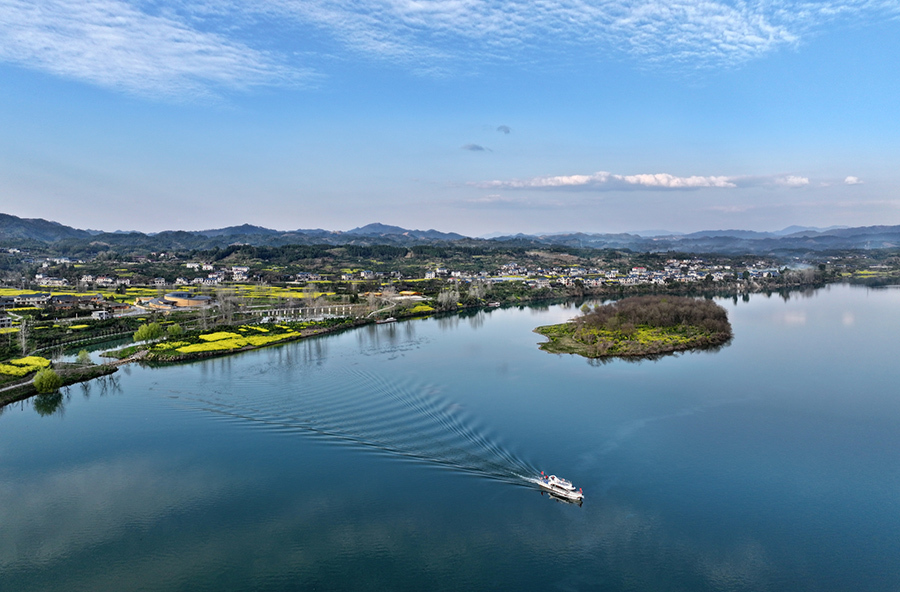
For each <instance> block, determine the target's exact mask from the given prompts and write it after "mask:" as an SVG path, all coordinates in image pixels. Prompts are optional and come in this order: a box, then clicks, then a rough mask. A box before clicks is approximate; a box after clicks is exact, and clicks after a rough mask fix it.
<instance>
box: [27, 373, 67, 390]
mask: <svg viewBox="0 0 900 592" xmlns="http://www.w3.org/2000/svg"><path fill="white" fill-rule="evenodd" d="M62 384H63V381H62V378H60V377H59V374H57V373H56V372H54V371H53V370H51V369H50V368H42V369H40V370H38V373H37V374H35V375H34V388H36V389H37V392H38V393H41V394H47V393H54V392H56V391H58V390H59V387H61V386H62Z"/></svg>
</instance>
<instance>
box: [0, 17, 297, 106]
mask: <svg viewBox="0 0 900 592" xmlns="http://www.w3.org/2000/svg"><path fill="white" fill-rule="evenodd" d="M0 60H2V61H7V62H13V63H18V64H22V65H24V66H27V67H31V68H34V69H37V70H42V71H45V72H49V73H51V74H55V75H58V76H62V77H64V78H71V79H75V80H82V81H85V82H89V83H92V84H96V85H99V86H104V87H108V88H114V89H118V90H123V91H126V92H131V93H136V94H143V95H154V96H170V97H185V96H196V95H209V94H212V91H211V89H212V88H215V87H225V88H232V89H243V88H247V87H250V86H254V85H260V84H272V83H282V84H283V83H286V82H293V81H296V80H297V79H298V78H299V77H301V76H302V75H303V72H299V71H296V70H294V71H291V70H289V69H288V68H286V67H284V66H282V65H280V64H279V63H278V60H277V59H276V58H274V57H273V56H271V55H268V54H266V53H265V52H261V51H258V50H254V49H252V48H251V47H248V46H247V45H245V44H242V43H240V42H238V41H235V40H232V39H229V38H227V37H226V36H223V35H220V34H215V33H207V32H201V31H198V30H196V29H195V28H192V27H191V26H190V25H188V24H186V23H184V22H181V21H179V20H177V19H175V18H173V17H172V16H159V15H150V14H147V13H144V12H142V11H140V10H138V9H137V8H136V7H134V6H133V5H131V4H129V3H128V2H124V1H121V0H0Z"/></svg>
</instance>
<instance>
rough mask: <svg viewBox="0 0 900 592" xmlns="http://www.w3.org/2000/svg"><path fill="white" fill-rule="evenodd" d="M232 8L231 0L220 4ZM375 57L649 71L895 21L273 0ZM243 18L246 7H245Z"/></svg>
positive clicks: (748, 6) (760, 5)
mask: <svg viewBox="0 0 900 592" xmlns="http://www.w3.org/2000/svg"><path fill="white" fill-rule="evenodd" d="M222 1H223V2H229V1H230V0H222ZM258 6H259V8H258V10H261V11H265V12H267V13H269V14H273V15H277V16H278V17H279V18H287V19H294V20H296V21H298V22H301V23H304V24H313V25H315V26H317V27H320V28H323V29H327V30H329V31H330V33H331V34H332V35H334V36H335V37H336V38H338V39H340V40H342V41H343V42H344V43H345V44H347V46H349V47H350V48H352V49H354V50H356V51H359V52H361V53H364V54H366V55H370V56H378V57H384V58H387V59H391V60H400V61H404V62H407V63H412V64H418V65H419V66H421V67H423V68H425V69H429V68H434V67H435V62H452V61H454V60H456V59H462V60H464V61H465V62H467V63H468V62H472V61H475V60H484V59H487V60H491V59H500V60H506V59H509V58H510V57H512V56H513V55H520V54H527V55H529V56H530V57H532V58H533V59H537V60H540V59H542V56H543V58H544V59H546V57H547V56H550V58H549V59H553V56H558V55H560V54H565V52H567V51H570V50H572V49H577V50H578V51H579V52H580V53H582V54H585V53H587V54H594V55H602V54H604V53H607V52H610V51H614V52H625V53H627V54H630V55H631V56H634V57H635V58H637V59H638V60H640V61H642V62H645V63H651V64H654V63H656V64H667V65H671V64H683V65H687V66H689V67H717V66H733V65H736V64H740V63H743V62H746V61H748V60H751V59H754V58H757V57H759V56H761V55H765V54H767V53H769V52H771V51H774V50H777V49H778V48H781V47H785V46H790V45H794V44H797V43H798V42H800V41H801V40H802V39H803V38H804V37H806V36H808V35H811V34H814V33H815V31H816V30H817V28H820V27H822V26H824V25H825V24H827V23H829V22H832V21H834V20H836V19H839V18H843V19H847V20H849V19H853V18H866V17H872V18H874V17H877V16H881V15H896V14H898V13H900V5H898V3H897V2H896V1H889V0H823V1H821V2H808V1H802V0H799V1H798V0H742V1H738V2H729V1H725V0H700V1H698V0H607V1H604V2H586V1H584V0H541V1H539V2H529V1H526V0H429V1H427V2H425V1H419V0H365V1H363V0H268V1H267V2H262V3H260V4H259V5H258ZM242 10H243V9H242Z"/></svg>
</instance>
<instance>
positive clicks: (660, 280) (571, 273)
mask: <svg viewBox="0 0 900 592" xmlns="http://www.w3.org/2000/svg"><path fill="white" fill-rule="evenodd" d="M51 263H55V264H76V263H82V262H79V261H70V260H68V259H65V258H54V259H48V260H47V261H46V262H44V264H43V265H42V267H44V268H46V267H49V265H50V264H51ZM184 267H185V268H186V269H189V270H192V271H194V272H195V277H193V278H190V279H189V278H187V277H183V276H179V277H176V278H175V280H174V282H172V281H169V280H167V279H166V278H163V277H156V278H152V279H149V280H148V281H147V282H146V284H141V285H149V286H155V287H167V286H172V285H174V286H218V285H220V284H225V283H228V282H232V283H242V282H248V281H253V279H255V278H254V277H253V276H251V269H250V267H249V266H240V265H230V266H224V267H217V266H216V265H214V264H212V263H199V262H188V263H185V264H184ZM196 272H205V273H203V274H202V275H200V276H196ZM778 275H779V270H778V269H776V268H774V267H771V266H770V265H768V264H767V263H766V262H765V261H759V262H757V263H754V264H751V265H748V266H747V267H746V268H744V269H742V270H741V271H739V272H738V271H735V270H733V269H732V266H730V265H716V264H710V263H708V262H706V261H705V260H703V259H701V258H693V259H669V260H667V261H666V263H665V266H664V267H663V268H661V269H648V268H646V267H643V266H634V267H632V268H631V269H627V270H620V269H597V268H585V267H577V266H575V267H551V268H547V269H544V268H542V267H536V268H528V267H525V266H522V265H519V264H517V263H515V262H510V263H507V264H504V265H501V266H500V268H499V269H497V270H495V271H493V272H487V271H482V272H479V273H470V272H466V271H454V270H451V269H448V268H443V267H438V268H435V269H434V270H432V271H426V272H425V273H424V274H423V276H422V277H421V278H412V277H404V275H403V274H401V273H400V272H399V271H390V272H382V271H371V270H360V271H356V272H353V273H341V274H335V275H333V276H329V275H327V274H322V273H318V272H313V271H307V272H300V273H297V274H294V275H293V277H292V282H294V283H308V282H320V281H342V282H353V281H360V280H363V281H392V280H410V279H426V280H440V279H445V280H449V281H489V282H505V281H520V282H525V283H526V284H527V285H529V286H532V287H538V288H541V287H550V286H551V285H553V284H556V285H563V286H572V285H575V283H576V282H580V283H581V285H583V286H585V287H601V286H608V285H623V286H637V285H642V284H656V285H662V284H668V283H672V282H679V283H690V282H701V281H712V282H726V281H734V280H736V279H750V278H760V277H768V278H772V277H777V276H778ZM34 283H35V284H37V285H38V286H41V287H46V288H69V287H74V286H72V284H71V283H70V282H69V280H67V279H65V278H60V277H52V276H48V275H45V274H44V273H37V274H35V276H34ZM76 285H77V286H78V287H82V288H90V287H97V288H107V289H110V288H117V287H119V286H130V285H132V280H131V279H130V278H128V277H118V276H113V275H98V276H94V275H90V274H84V275H81V277H80V278H79V279H78V281H77V283H76Z"/></svg>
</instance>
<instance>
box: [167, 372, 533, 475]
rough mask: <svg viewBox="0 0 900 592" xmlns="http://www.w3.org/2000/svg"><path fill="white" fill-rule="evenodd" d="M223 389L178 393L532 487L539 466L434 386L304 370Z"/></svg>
mask: <svg viewBox="0 0 900 592" xmlns="http://www.w3.org/2000/svg"><path fill="white" fill-rule="evenodd" d="M233 386H234V387H235V388H229V389H227V390H225V389H222V390H219V391H213V392H211V393H206V394H204V395H202V396H199V395H193V394H186V393H177V394H173V395H172V397H173V398H174V399H177V400H179V401H180V402H181V403H183V404H187V405H189V406H191V407H193V408H196V409H199V410H203V411H207V412H212V413H215V414H216V415H217V416H219V417H223V418H226V419H229V420H241V421H251V422H253V423H255V424H258V425H261V426H264V427H267V428H269V429H276V430H292V431H293V430H299V431H302V432H305V433H308V434H312V435H314V436H319V437H324V438H328V439H331V440H334V441H338V442H343V443H349V444H351V445H359V446H363V447H365V448H368V449H373V450H375V451H377V452H380V453H386V454H390V455H394V456H397V457H401V458H404V459H408V460H413V461H418V462H424V463H428V464H433V465H438V466H442V467H445V468H448V469H452V470H456V471H461V472H465V473H470V474H474V475H477V476H481V477H485V478H489V479H494V480H498V481H503V482H506V483H510V484H514V485H519V486H525V487H529V488H534V487H535V485H536V484H537V483H538V481H537V479H535V475H537V474H538V473H539V471H538V470H537V469H535V468H534V466H533V465H532V464H531V463H529V462H527V461H525V460H523V459H521V458H520V457H518V456H517V455H515V454H513V453H512V452H510V451H509V450H508V449H507V448H506V447H504V446H503V445H502V444H501V443H500V442H499V440H498V439H497V438H496V437H492V436H490V435H488V434H487V433H486V430H484V429H483V428H481V427H479V426H478V425H477V424H476V422H475V421H473V419H472V418H470V417H467V416H466V415H465V414H464V412H463V409H462V408H461V407H460V406H458V405H454V404H452V403H451V402H449V401H447V400H446V399H445V398H443V397H441V396H440V395H439V394H438V393H437V391H436V390H435V389H433V388H429V387H427V386H425V385H419V384H399V383H395V382H392V381H388V380H386V379H384V378H383V377H380V376H376V375H373V374H370V373H365V372H356V371H342V372H338V373H336V374H335V373H330V372H329V373H326V374H325V375H319V376H313V377H310V376H307V377H306V378H305V379H304V381H303V382H302V383H299V384H296V386H295V387H293V388H281V389H278V390H277V391H274V392H272V391H271V390H269V389H266V391H265V394H262V393H260V392H259V389H253V388H249V389H248V388H244V387H242V385H240V384H236V385H233Z"/></svg>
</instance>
